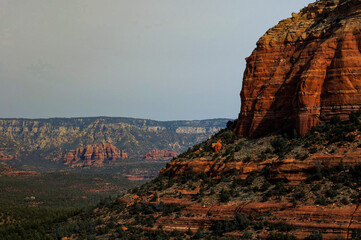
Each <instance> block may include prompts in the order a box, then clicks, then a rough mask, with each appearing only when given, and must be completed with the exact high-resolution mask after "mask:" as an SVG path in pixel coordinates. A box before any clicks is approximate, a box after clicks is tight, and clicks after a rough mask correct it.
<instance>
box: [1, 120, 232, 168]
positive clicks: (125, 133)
mask: <svg viewBox="0 0 361 240" xmlns="http://www.w3.org/2000/svg"><path fill="white" fill-rule="evenodd" d="M227 121H228V120H227V119H214V120H202V121H169V122H159V121H152V120H143V119H131V118H107V117H96V118H70V119H65V118H54V119H35V120H32V119H0V151H1V152H2V153H3V155H4V156H3V157H1V158H3V159H5V158H6V159H9V156H13V160H11V161H9V164H10V163H14V162H15V163H17V166H25V165H28V166H29V165H37V166H39V165H41V161H43V162H58V163H59V164H60V165H61V163H62V162H63V157H64V155H65V154H67V153H69V152H72V154H73V155H74V152H73V151H75V152H76V151H78V150H79V151H80V150H81V148H86V146H87V145H92V144H101V143H107V144H111V145H113V146H114V147H116V148H118V149H121V150H122V151H124V153H126V154H127V155H128V158H130V159H135V160H137V158H139V156H145V155H146V153H147V152H149V151H152V150H155V149H162V150H169V151H174V152H180V151H184V150H186V149H187V148H189V147H191V146H192V145H194V144H195V143H198V142H201V141H203V140H204V139H206V138H208V137H209V136H211V135H212V134H214V133H215V132H217V131H219V130H220V129H221V128H223V127H224V126H225V125H226V123H227ZM77 148H79V149H78V150H76V149H77ZM5 156H8V157H5ZM14 156H16V157H14ZM122 157H123V158H124V154H123V156H122ZM70 158H71V156H70V155H69V156H68V160H69V161H70ZM76 158H77V157H75V158H74V159H73V160H74V161H76ZM101 158H102V157H101ZM141 158H143V157H141ZM39 161H40V164H39Z"/></svg>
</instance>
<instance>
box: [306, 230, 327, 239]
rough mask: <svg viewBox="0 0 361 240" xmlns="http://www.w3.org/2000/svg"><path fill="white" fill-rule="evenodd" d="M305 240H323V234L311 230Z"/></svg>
mask: <svg viewBox="0 0 361 240" xmlns="http://www.w3.org/2000/svg"><path fill="white" fill-rule="evenodd" d="M305 240H323V236H322V233H321V232H319V231H313V232H312V233H311V235H310V236H308V237H307V238H305Z"/></svg>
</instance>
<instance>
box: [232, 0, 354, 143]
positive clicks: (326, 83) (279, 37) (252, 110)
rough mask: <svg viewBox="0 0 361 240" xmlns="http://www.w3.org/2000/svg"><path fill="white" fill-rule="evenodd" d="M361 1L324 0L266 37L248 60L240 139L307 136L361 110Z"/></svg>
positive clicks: (238, 129)
mask: <svg viewBox="0 0 361 240" xmlns="http://www.w3.org/2000/svg"><path fill="white" fill-rule="evenodd" d="M360 23H361V1H359V0H346V1H338V0H323V1H318V2H316V3H313V4H310V5H309V6H308V7H306V8H304V9H302V10H301V12H300V13H298V14H296V13H294V14H292V17H291V18H288V19H286V20H283V21H281V22H279V24H278V25H277V26H275V27H273V28H271V29H270V30H268V31H267V33H266V34H265V35H264V36H263V37H261V38H260V40H259V41H258V42H257V48H256V49H255V50H254V51H253V53H252V55H251V56H250V57H248V58H247V59H246V61H247V68H246V70H245V73H244V79H243V88H242V91H241V102H242V106H241V113H240V114H239V119H238V122H237V126H236V130H235V131H236V132H237V134H238V135H239V136H241V137H244V136H251V137H252V136H257V135H260V134H262V133H264V132H265V131H268V132H269V131H270V130H272V129H277V128H288V129H296V130H297V132H298V133H299V134H301V135H304V134H305V133H307V131H308V130H309V129H310V128H311V127H312V126H315V125H317V124H319V123H320V122H322V121H325V120H328V119H330V118H332V117H333V116H335V115H337V116H340V117H341V118H343V119H346V118H347V116H348V114H349V113H350V112H351V111H355V110H358V109H360V108H361V29H360Z"/></svg>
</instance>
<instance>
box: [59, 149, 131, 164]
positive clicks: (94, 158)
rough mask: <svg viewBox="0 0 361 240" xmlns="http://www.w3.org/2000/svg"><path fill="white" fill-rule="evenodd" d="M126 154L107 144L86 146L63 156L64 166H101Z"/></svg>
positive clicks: (126, 156) (124, 156) (122, 157)
mask: <svg viewBox="0 0 361 240" xmlns="http://www.w3.org/2000/svg"><path fill="white" fill-rule="evenodd" d="M126 158H128V154H127V153H126V152H124V151H120V150H119V149H118V148H116V147H115V146H113V145H112V144H108V143H101V144H92V145H87V146H86V147H83V148H77V149H76V150H75V151H74V152H69V153H67V154H65V156H64V164H65V165H69V166H72V167H89V166H103V163H104V161H110V162H115V161H117V160H119V159H126Z"/></svg>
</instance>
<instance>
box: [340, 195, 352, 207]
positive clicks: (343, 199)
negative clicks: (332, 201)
mask: <svg viewBox="0 0 361 240" xmlns="http://www.w3.org/2000/svg"><path fill="white" fill-rule="evenodd" d="M341 203H342V204H343V205H347V204H349V203H350V201H349V200H348V199H347V198H346V197H343V198H342V199H341Z"/></svg>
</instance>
